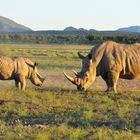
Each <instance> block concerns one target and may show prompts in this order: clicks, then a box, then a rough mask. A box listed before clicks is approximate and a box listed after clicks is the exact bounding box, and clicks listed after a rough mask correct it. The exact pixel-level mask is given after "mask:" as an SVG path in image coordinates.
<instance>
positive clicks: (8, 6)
mask: <svg viewBox="0 0 140 140" xmlns="http://www.w3.org/2000/svg"><path fill="white" fill-rule="evenodd" d="M0 15H1V16H5V17H8V18H10V19H12V20H14V21H16V22H18V23H20V24H23V25H26V26H28V27H30V28H32V29H33V30H51V29H59V30H61V29H64V28H65V27H67V26H74V27H78V28H81V27H82V28H86V29H90V28H92V29H97V30H114V29H117V28H119V27H127V26H132V25H140V0H0Z"/></svg>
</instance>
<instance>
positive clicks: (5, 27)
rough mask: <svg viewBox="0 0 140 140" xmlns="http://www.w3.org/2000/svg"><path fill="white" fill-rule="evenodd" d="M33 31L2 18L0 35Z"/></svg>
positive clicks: (0, 17)
mask: <svg viewBox="0 0 140 140" xmlns="http://www.w3.org/2000/svg"><path fill="white" fill-rule="evenodd" d="M27 31H32V30H31V29H30V28H28V27H25V26H24V25H21V24H18V23H16V22H14V21H13V20H11V19H8V18H5V17H2V16H0V33H8V32H27Z"/></svg>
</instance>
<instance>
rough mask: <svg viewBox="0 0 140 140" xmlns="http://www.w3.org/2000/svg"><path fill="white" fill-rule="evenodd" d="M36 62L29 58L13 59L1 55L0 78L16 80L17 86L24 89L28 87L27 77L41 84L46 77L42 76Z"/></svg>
mask: <svg viewBox="0 0 140 140" xmlns="http://www.w3.org/2000/svg"><path fill="white" fill-rule="evenodd" d="M36 65H37V64H36V63H33V62H32V61H31V60H29V59H27V58H22V57H19V58H16V59H12V58H9V57H5V56H1V57H0V80H15V85H16V87H17V88H19V89H22V90H24V89H25V87H26V81H25V79H30V81H31V82H32V83H33V84H34V85H36V86H41V85H42V84H43V81H44V80H45V78H42V77H41V76H40V74H39V73H38V71H37V67H36Z"/></svg>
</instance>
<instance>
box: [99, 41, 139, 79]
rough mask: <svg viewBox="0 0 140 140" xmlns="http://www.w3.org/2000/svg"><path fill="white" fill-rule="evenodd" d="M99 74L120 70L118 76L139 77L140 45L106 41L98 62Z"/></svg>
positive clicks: (126, 77)
mask: <svg viewBox="0 0 140 140" xmlns="http://www.w3.org/2000/svg"><path fill="white" fill-rule="evenodd" d="M98 67H99V69H100V74H103V73H105V72H107V71H118V70H119V71H121V74H120V78H125V79H128V77H131V79H139V78H140V46H139V45H137V44H132V45H125V44H119V43H116V42H112V41H111V42H108V44H107V46H106V47H105V50H104V55H103V57H102V59H101V61H100V63H99V66H98Z"/></svg>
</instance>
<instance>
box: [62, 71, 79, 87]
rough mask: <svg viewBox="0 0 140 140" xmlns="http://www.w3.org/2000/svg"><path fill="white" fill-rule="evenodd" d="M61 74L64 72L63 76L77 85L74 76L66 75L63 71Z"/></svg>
mask: <svg viewBox="0 0 140 140" xmlns="http://www.w3.org/2000/svg"><path fill="white" fill-rule="evenodd" d="M63 74H64V76H65V77H66V78H67V79H68V80H69V81H70V82H72V83H73V84H74V85H77V84H76V82H75V80H74V78H72V77H70V76H68V75H67V74H66V73H65V72H63Z"/></svg>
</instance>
